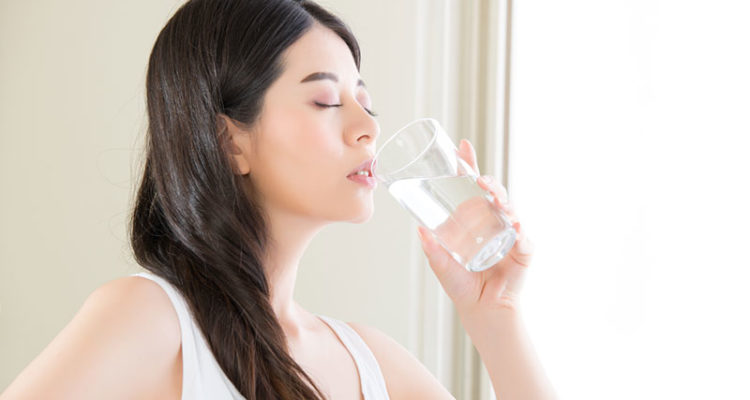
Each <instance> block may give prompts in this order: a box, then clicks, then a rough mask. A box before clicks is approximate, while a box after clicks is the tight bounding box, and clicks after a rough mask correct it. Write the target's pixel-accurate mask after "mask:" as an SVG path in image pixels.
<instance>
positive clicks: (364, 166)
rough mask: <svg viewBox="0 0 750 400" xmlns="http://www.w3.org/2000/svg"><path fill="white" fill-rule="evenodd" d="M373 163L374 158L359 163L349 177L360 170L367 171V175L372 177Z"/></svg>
mask: <svg viewBox="0 0 750 400" xmlns="http://www.w3.org/2000/svg"><path fill="white" fill-rule="evenodd" d="M372 164H373V162H372V158H368V159H367V160H365V161H363V162H362V164H359V165H358V166H357V168H354V170H353V171H352V172H350V173H349V175H347V177H350V176H352V175H354V174H356V173H357V172H359V171H367V176H370V177H372V170H371V169H370V166H371V165H372Z"/></svg>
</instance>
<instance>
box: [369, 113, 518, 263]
mask: <svg viewBox="0 0 750 400" xmlns="http://www.w3.org/2000/svg"><path fill="white" fill-rule="evenodd" d="M371 167H372V169H371V171H372V173H373V176H374V177H375V178H376V179H378V180H379V181H381V182H382V183H383V184H384V185H385V186H386V187H387V188H388V191H389V192H390V193H391V195H392V196H393V197H395V198H396V200H397V201H398V202H399V203H400V204H401V205H402V206H403V207H404V208H406V210H408V211H409V212H410V213H411V215H412V216H413V217H414V218H415V219H416V220H417V222H418V223H419V224H420V225H422V226H424V227H425V228H427V229H428V230H429V231H430V232H431V234H432V235H433V236H434V237H435V238H436V240H437V242H438V243H440V245H441V246H442V247H443V248H445V249H446V250H447V251H448V253H450V255H451V256H452V257H453V258H454V259H455V260H456V261H457V262H458V263H459V264H461V265H462V266H463V267H464V268H466V269H467V270H469V271H483V270H485V269H487V268H489V267H491V266H493V265H495V264H496V263H497V262H498V261H500V260H501V259H502V258H503V257H505V255H506V254H507V253H508V251H510V249H511V248H512V247H513V243H515V241H516V231H515V229H513V226H512V225H511V223H510V222H509V221H508V218H507V217H506V216H505V215H504V214H503V213H502V212H501V211H500V210H498V209H497V208H496V207H495V206H494V205H493V195H492V193H490V192H488V191H486V190H484V189H482V188H481V187H480V186H479V184H477V182H476V180H477V178H478V177H479V176H478V175H477V173H476V172H475V171H474V169H473V168H472V167H471V166H470V165H468V164H467V163H466V162H465V161H464V160H463V159H462V158H461V157H460V156H459V154H458V149H457V148H456V146H455V145H454V144H453V142H452V141H451V139H450V137H449V136H448V135H447V134H446V133H445V130H443V128H442V127H441V126H440V124H439V123H438V121H436V120H434V119H432V118H423V119H418V120H416V121H413V122H411V123H409V124H408V125H406V126H405V127H403V128H401V129H400V130H398V131H397V132H396V133H395V134H394V135H393V136H392V137H390V138H389V139H388V140H387V141H386V142H385V143H384V144H383V145H382V147H381V148H380V150H378V151H377V153H376V155H375V158H374V159H373V162H372V164H371Z"/></svg>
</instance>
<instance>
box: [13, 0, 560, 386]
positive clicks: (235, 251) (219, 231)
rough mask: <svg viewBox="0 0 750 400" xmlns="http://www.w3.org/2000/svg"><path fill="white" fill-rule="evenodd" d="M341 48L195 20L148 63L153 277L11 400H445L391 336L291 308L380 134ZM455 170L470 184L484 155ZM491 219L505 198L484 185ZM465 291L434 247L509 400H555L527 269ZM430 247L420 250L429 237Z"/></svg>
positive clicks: (244, 16)
mask: <svg viewBox="0 0 750 400" xmlns="http://www.w3.org/2000/svg"><path fill="white" fill-rule="evenodd" d="M359 60H360V53H359V47H358V45H357V42H356V40H355V38H354V37H353V35H352V34H351V32H350V31H349V29H348V28H347V27H346V26H345V25H344V24H343V23H342V22H341V21H340V20H339V19H338V18H336V17H335V16H333V15H331V14H329V13H328V12H326V11H325V10H323V9H322V8H320V7H319V6H318V5H316V4H315V3H313V2H311V1H299V2H298V1H291V0H191V1H188V2H187V3H186V4H185V5H183V6H182V7H181V8H180V9H179V10H178V11H177V12H176V13H175V15H174V16H173V17H172V18H171V19H170V20H169V22H168V23H167V24H166V26H165V27H164V29H163V30H162V31H161V33H160V34H159V37H158V38H157V40H156V43H155V45H154V48H153V50H152V53H151V57H150V60H149V67H148V74H147V101H148V115H149V129H148V141H147V158H146V164H145V170H144V175H143V178H142V181H141V183H140V189H139V192H138V196H137V199H136V205H135V209H134V213H133V219H132V224H131V228H132V229H131V241H132V246H133V249H134V253H135V258H136V260H137V261H138V262H139V263H140V264H141V265H142V266H143V267H144V268H146V269H147V270H148V271H149V272H147V273H141V274H135V276H130V277H125V278H120V279H117V280H115V281H112V282H109V283H107V284H105V285H103V286H102V287H100V288H98V289H97V290H96V291H94V293H92V294H91V295H90V297H89V298H88V299H87V300H86V302H85V304H84V305H83V307H82V308H81V310H80V311H79V313H78V314H77V315H76V316H75V318H74V319H73V320H72V321H71V322H70V324H69V325H68V326H67V327H66V328H65V329H64V330H63V331H62V332H61V333H60V334H59V335H58V336H57V337H56V338H55V339H54V340H53V342H52V343H51V344H50V345H49V346H48V347H47V348H46V349H45V350H44V351H43V352H42V353H41V354H40V355H39V356H38V357H37V358H36V359H35V360H34V361H33V362H32V363H31V364H30V365H29V366H28V367H27V368H26V369H25V370H24V371H23V372H22V373H21V374H20V375H19V377H18V378H17V379H16V380H15V381H14V382H13V383H12V384H11V386H10V387H9V388H8V389H7V390H6V392H5V393H4V394H3V396H2V399H3V400H6V399H7V400H10V399H20V398H35V399H36V398H40V399H41V398H44V399H55V398H75V399H88V398H91V399H104V398H106V399H118V398H122V399H152V398H153V399H178V398H182V399H224V398H236V399H238V398H247V399H321V398H328V399H367V400H370V399H388V398H391V399H448V398H452V396H451V395H450V394H449V393H448V391H446V390H445V388H443V387H442V386H441V385H440V383H439V382H438V381H437V380H436V379H435V378H434V377H433V376H432V375H431V374H430V373H429V372H428V370H427V369H426V368H424V366H422V365H421V364H420V363H419V362H418V361H417V360H416V359H415V358H414V357H413V356H411V355H410V354H409V353H408V352H407V351H406V350H405V349H404V348H403V347H401V346H400V345H399V344H397V343H396V342H395V341H394V340H392V339H391V338H389V337H387V336H386V335H384V334H383V333H381V332H380V331H378V330H376V329H374V328H370V327H366V326H363V325H359V324H353V323H350V324H346V323H344V322H342V321H338V320H335V319H331V318H327V317H323V316H317V315H314V314H312V313H310V312H308V311H306V310H304V309H303V308H301V307H300V306H299V305H298V304H296V303H295V302H294V300H293V298H292V293H293V290H294V283H295V278H296V273H297V266H298V262H299V259H300V257H301V256H302V254H303V252H304V249H305V247H306V246H307V245H308V243H309V242H310V240H311V239H312V237H313V236H314V235H315V233H316V232H318V231H319V230H320V229H321V228H322V227H323V226H325V225H326V224H328V223H331V222H334V221H349V222H364V221H366V220H368V219H369V218H370V216H371V214H372V212H373V199H372V194H373V193H372V188H370V187H368V186H366V185H362V184H360V183H358V182H356V181H355V180H352V179H349V178H348V176H349V175H350V174H351V173H352V172H354V171H356V170H358V169H361V168H360V166H361V165H369V160H371V158H372V156H373V153H374V151H375V140H376V138H377V136H378V134H379V127H378V124H377V122H376V121H375V120H374V119H373V115H374V114H373V112H372V111H371V110H370V108H371V104H370V99H369V96H368V94H367V90H366V88H365V85H364V83H363V82H362V81H361V79H360V76H359ZM461 153H462V157H463V158H465V159H466V160H467V162H469V163H470V164H471V165H473V166H474V167H475V168H476V161H475V157H474V152H473V149H472V148H471V146H470V144H469V143H468V142H462V145H461ZM483 185H484V187H485V189H487V190H490V191H492V192H493V193H495V194H496V197H497V200H496V206H497V207H501V208H502V209H504V211H505V212H506V213H507V214H509V215H510V216H511V218H513V213H512V210H511V209H510V207H509V206H508V205H505V204H502V203H501V201H500V200H502V199H505V192H504V191H503V188H502V187H501V186H500V185H499V184H497V183H495V182H494V181H490V182H489V183H486V184H485V183H483ZM514 226H515V228H516V229H517V230H518V232H519V234H520V237H521V240H519V244H517V245H516V246H515V248H514V249H513V251H512V252H511V254H510V256H509V257H506V259H505V260H503V261H502V262H501V263H499V264H498V265H496V266H494V267H493V268H491V269H490V270H487V271H485V272H482V273H469V272H467V271H465V270H464V269H463V268H462V267H460V266H459V265H458V264H456V263H455V262H454V261H453V260H452V258H450V257H449V256H448V255H447V253H446V252H445V251H444V250H442V248H440V247H439V246H437V245H436V244H435V242H434V241H433V240H430V239H429V237H428V236H425V237H424V239H423V247H424V250H425V252H426V254H427V256H428V258H429V260H430V264H431V266H432V268H433V270H434V271H435V273H436V274H437V276H438V278H439V279H440V281H441V283H442V285H443V287H444V288H445V290H446V292H447V293H448V295H449V296H450V297H451V299H452V300H453V301H454V302H455V304H456V306H457V307H458V309H459V310H460V315H461V318H462V321H463V323H464V326H465V327H466V329H467V331H468V332H469V334H470V336H471V338H472V340H473V341H474V344H475V345H476V347H477V349H478V350H479V352H480V354H481V355H482V358H483V360H484V362H485V364H486V366H487V368H488V370H489V372H490V375H491V376H492V382H493V385H494V386H495V389H496V391H497V392H498V396H499V397H500V398H508V399H532V398H542V397H545V396H550V393H551V392H549V391H548V389H547V387H548V386H547V384H546V383H545V380H544V377H543V375H542V373H541V372H540V369H539V368H538V367H537V365H538V364H537V363H536V362H535V361H534V359H533V357H532V354H533V352H532V351H531V349H530V347H529V346H528V344H527V342H526V341H525V336H524V334H523V332H522V330H521V326H520V323H519V320H518V318H517V315H516V306H517V301H518V300H517V298H516V294H517V292H518V287H517V286H518V283H519V281H520V275H521V274H522V273H523V270H524V267H525V266H526V265H528V263H529V261H530V258H531V255H530V253H529V252H528V251H527V252H526V253H525V254H524V253H523V252H522V251H521V250H523V249H522V248H521V247H522V246H523V245H524V244H525V243H526V239H524V235H523V232H522V231H520V226H519V225H518V224H516V225H514ZM422 236H424V235H422Z"/></svg>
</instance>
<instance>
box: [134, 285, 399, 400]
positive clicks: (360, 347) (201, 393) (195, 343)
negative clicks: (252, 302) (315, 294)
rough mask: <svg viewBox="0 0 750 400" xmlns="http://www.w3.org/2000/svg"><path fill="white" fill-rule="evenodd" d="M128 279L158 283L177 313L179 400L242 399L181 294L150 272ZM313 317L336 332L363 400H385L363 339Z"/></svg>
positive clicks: (338, 323)
mask: <svg viewBox="0 0 750 400" xmlns="http://www.w3.org/2000/svg"><path fill="white" fill-rule="evenodd" d="M132 276H140V277H143V278H147V279H150V280H152V281H154V282H156V283H158V284H159V286H161V287H162V289H164V291H165V292H166V293H167V296H169V300H170V301H171V302H172V305H173V306H174V309H175V311H177V317H178V319H179V320H180V331H181V336H182V400H198V399H212V400H213V399H216V400H223V399H233V400H237V399H242V400H244V399H245V397H243V396H242V395H241V394H240V392H239V391H237V388H235V386H234V384H233V383H232V381H231V380H229V378H228V377H227V376H226V375H225V374H224V371H223V370H222V369H221V367H220V366H219V363H218V362H217V361H216V359H215V358H214V355H213V353H212V352H211V349H210V347H209V346H208V342H207V341H206V339H205V337H204V336H203V332H202V331H201V330H200V328H199V327H198V325H197V324H196V322H195V320H193V316H192V313H191V311H190V308H189V307H188V305H187V303H186V302H185V299H184V298H183V297H182V294H181V293H180V292H179V291H178V290H177V289H176V288H175V287H174V286H172V285H171V284H170V283H169V282H167V281H166V280H165V279H163V278H161V277H160V276H157V275H154V274H152V273H151V272H141V273H137V274H133V275H132ZM317 316H318V317H319V318H320V319H321V320H323V321H324V322H326V323H327V324H328V325H329V326H330V327H331V329H333V331H334V332H336V335H337V336H338V337H339V339H341V342H343V343H344V346H346V348H347V350H349V353H351V355H352V357H353V358H354V362H355V363H356V365H357V371H358V373H359V380H360V384H361V387H362V395H363V397H364V399H365V400H388V391H387V390H386V386H385V380H384V379H383V374H382V372H381V371H380V367H379V366H378V362H377V360H376V359H375V356H374V355H373V354H372V351H370V348H369V347H367V344H366V343H365V342H364V340H362V338H361V337H360V336H359V335H358V334H357V332H356V331H354V329H352V328H351V327H350V326H349V325H347V324H346V323H344V322H343V321H340V320H337V319H334V318H330V317H325V316H322V315H317Z"/></svg>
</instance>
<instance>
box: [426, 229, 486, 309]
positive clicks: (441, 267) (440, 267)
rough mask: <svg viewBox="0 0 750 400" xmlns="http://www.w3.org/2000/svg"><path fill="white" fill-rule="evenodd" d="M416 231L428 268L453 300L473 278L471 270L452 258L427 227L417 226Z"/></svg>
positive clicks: (464, 289)
mask: <svg viewBox="0 0 750 400" xmlns="http://www.w3.org/2000/svg"><path fill="white" fill-rule="evenodd" d="M417 233H418V234H419V238H420V239H421V241H422V250H423V251H424V253H425V255H426V256H427V261H428V262H429V264H430V268H431V269H432V271H433V272H434V273H435V276H437V278H438V280H439V281H440V284H441V285H442V286H443V289H444V290H445V292H446V294H448V296H449V297H451V298H452V299H454V300H455V299H456V298H458V297H460V296H461V295H462V294H464V293H463V292H465V291H466V290H467V288H468V287H469V286H470V283H471V282H472V281H473V279H474V276H472V272H470V271H468V270H467V269H466V268H464V267H463V266H462V265H461V264H459V263H458V262H457V261H456V260H455V259H453V257H452V256H451V255H450V254H449V253H448V251H447V250H445V249H444V248H443V246H441V245H440V243H438V242H437V240H435V238H434V237H433V235H432V232H430V231H429V229H427V228H425V227H423V226H419V227H417Z"/></svg>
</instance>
